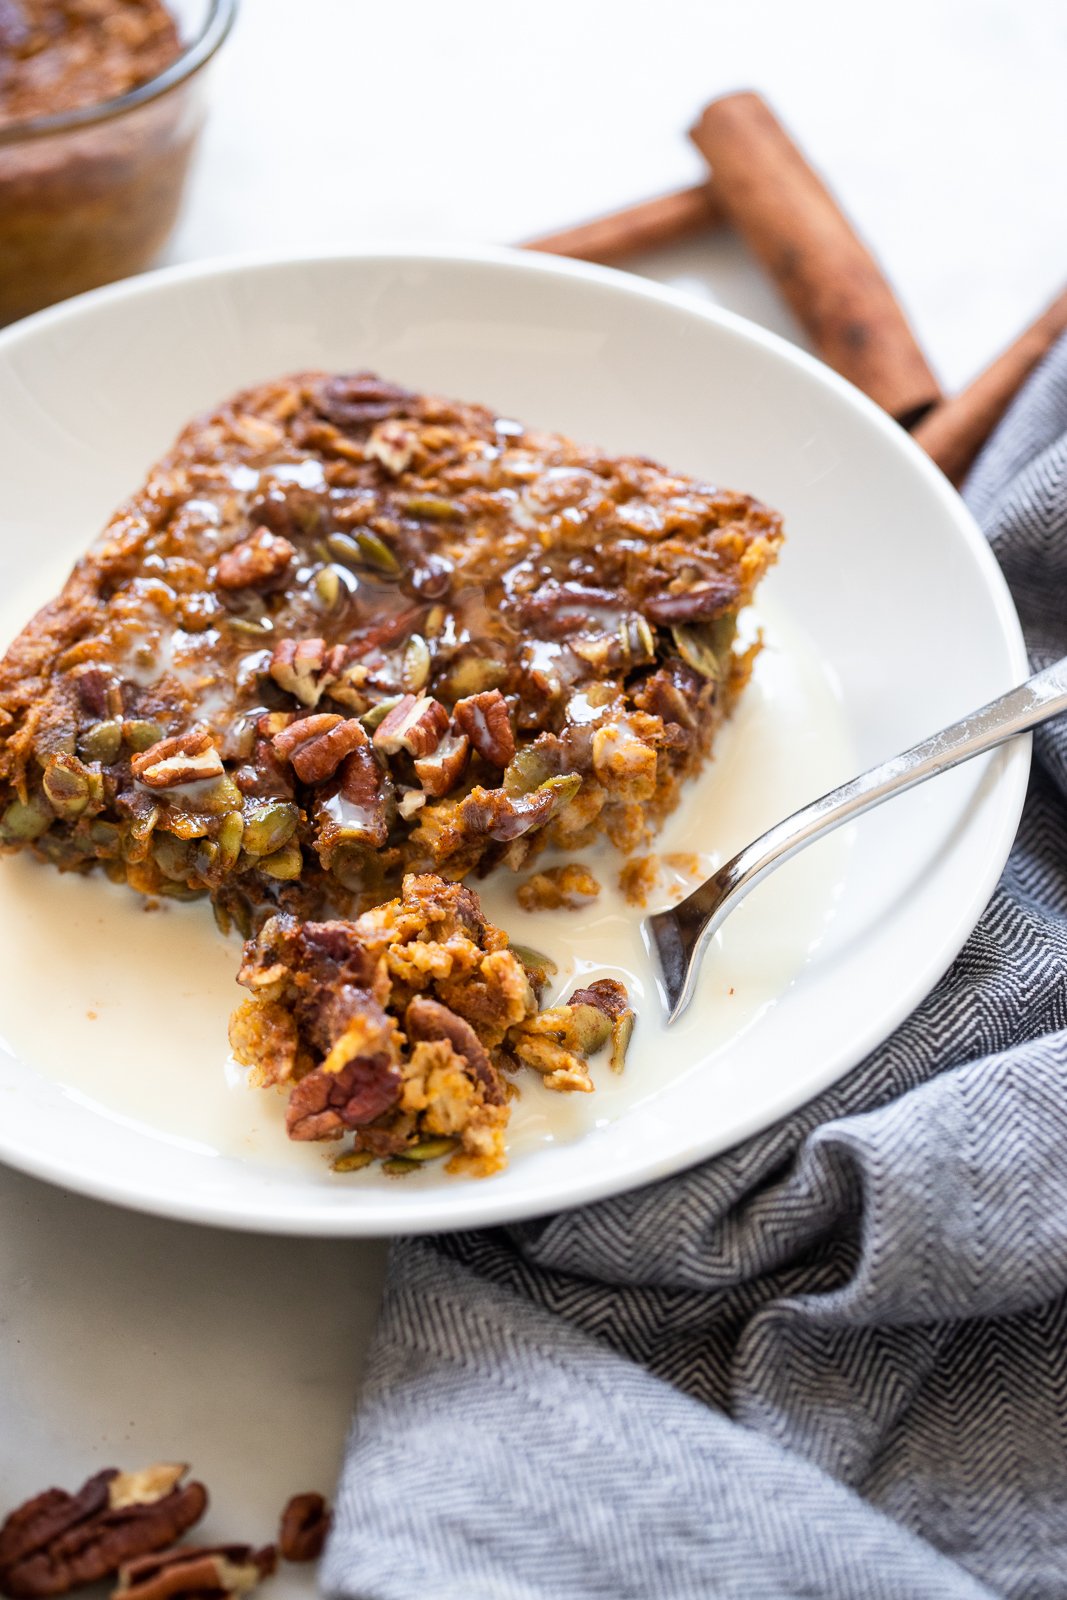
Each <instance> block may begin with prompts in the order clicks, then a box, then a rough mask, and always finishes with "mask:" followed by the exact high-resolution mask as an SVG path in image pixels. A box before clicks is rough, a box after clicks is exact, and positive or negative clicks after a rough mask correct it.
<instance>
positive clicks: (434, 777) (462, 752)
mask: <svg viewBox="0 0 1067 1600" xmlns="http://www.w3.org/2000/svg"><path fill="white" fill-rule="evenodd" d="M470 750H471V746H470V740H469V739H468V738H467V735H466V734H465V733H460V734H455V733H446V734H445V736H444V738H443V739H442V740H441V743H440V744H439V745H438V746H437V749H436V750H433V751H431V753H430V754H429V755H428V756H419V757H417V758H416V761H415V773H416V776H417V777H418V780H419V782H420V783H421V784H422V787H423V788H424V789H425V790H426V793H427V794H428V795H430V796H431V797H432V798H433V799H435V800H436V799H439V798H440V796H441V795H445V794H448V792H449V790H450V789H454V788H455V787H456V784H457V783H458V782H459V780H460V779H461V778H462V776H463V774H464V772H465V771H466V770H467V762H468V760H469V759H470Z"/></svg>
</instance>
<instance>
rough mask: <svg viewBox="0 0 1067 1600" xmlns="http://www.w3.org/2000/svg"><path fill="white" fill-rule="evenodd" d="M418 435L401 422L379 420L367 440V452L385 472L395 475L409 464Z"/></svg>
mask: <svg viewBox="0 0 1067 1600" xmlns="http://www.w3.org/2000/svg"><path fill="white" fill-rule="evenodd" d="M417 441H418V435H417V434H416V432H415V430H414V428H411V427H405V425H404V424H403V423H402V422H398V421H395V420H393V421H388V422H379V424H378V426H377V427H376V428H375V429H374V432H373V433H372V434H371V436H370V438H369V439H368V440H367V447H366V448H367V454H368V455H369V456H373V457H374V458H375V460H377V461H380V462H381V464H382V466H383V467H384V468H385V470H386V471H387V472H391V473H393V474H394V476H395V475H398V474H400V473H401V472H403V471H404V468H405V467H408V466H410V465H411V460H412V457H413V456H414V454H415V445H416V443H417Z"/></svg>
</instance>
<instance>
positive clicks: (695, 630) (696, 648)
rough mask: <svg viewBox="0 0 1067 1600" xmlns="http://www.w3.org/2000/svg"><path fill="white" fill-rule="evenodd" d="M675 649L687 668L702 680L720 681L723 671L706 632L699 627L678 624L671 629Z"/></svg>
mask: <svg viewBox="0 0 1067 1600" xmlns="http://www.w3.org/2000/svg"><path fill="white" fill-rule="evenodd" d="M671 637H672V638H673V640H674V647H675V649H676V650H677V652H678V654H679V655H680V656H681V658H682V660H683V661H684V662H685V664H686V666H687V667H692V669H693V671H694V672H699V673H700V676H701V677H702V678H711V679H713V680H715V681H717V680H718V678H719V676H720V673H721V671H722V669H721V667H720V665H719V658H718V656H717V655H716V654H715V651H714V650H713V649H712V647H711V641H710V639H709V637H708V635H707V633H706V631H705V630H704V629H703V628H701V627H699V626H698V625H693V626H689V625H687V624H685V623H678V624H676V625H675V626H674V627H673V628H672V629H671Z"/></svg>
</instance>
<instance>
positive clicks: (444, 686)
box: [440, 656, 508, 701]
mask: <svg viewBox="0 0 1067 1600" xmlns="http://www.w3.org/2000/svg"><path fill="white" fill-rule="evenodd" d="M507 675H508V669H507V666H506V665H505V664H504V662H503V661H495V660H493V658H492V657H491V656H465V657H464V658H463V659H462V660H461V661H453V662H452V664H451V665H450V666H449V667H448V669H447V671H446V672H445V674H444V676H443V678H442V680H441V684H440V694H441V695H442V696H443V697H444V698H445V699H447V700H453V701H455V700H464V699H466V697H467V696H468V695H471V694H481V693H482V691H483V689H499V688H500V686H501V685H502V684H503V683H504V681H505V679H506V678H507Z"/></svg>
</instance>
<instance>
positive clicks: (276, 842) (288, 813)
mask: <svg viewBox="0 0 1067 1600" xmlns="http://www.w3.org/2000/svg"><path fill="white" fill-rule="evenodd" d="M226 820H227V821H229V818H227V819H226ZM299 821H300V811H299V809H298V807H296V806H294V805H292V804H291V803H290V802H289V801H288V800H268V801H266V802H264V803H261V804H260V805H257V806H252V807H250V808H249V810H248V811H247V813H245V815H244V818H243V830H242V831H243V837H241V838H239V839H238V849H241V848H243V849H245V850H247V851H248V854H249V855H250V856H271V855H274V853H275V852H276V851H277V850H280V849H281V848H282V846H283V845H285V844H287V843H288V842H289V840H290V839H291V838H292V836H293V834H294V833H295V832H296V826H297V823H298V822H299ZM224 826H225V824H224Z"/></svg>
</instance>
